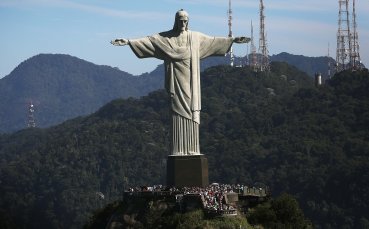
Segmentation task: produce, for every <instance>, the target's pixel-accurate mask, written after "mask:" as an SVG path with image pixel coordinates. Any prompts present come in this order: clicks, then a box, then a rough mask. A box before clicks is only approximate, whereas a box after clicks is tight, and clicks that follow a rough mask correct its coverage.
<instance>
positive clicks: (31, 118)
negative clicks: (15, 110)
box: [27, 101, 36, 128]
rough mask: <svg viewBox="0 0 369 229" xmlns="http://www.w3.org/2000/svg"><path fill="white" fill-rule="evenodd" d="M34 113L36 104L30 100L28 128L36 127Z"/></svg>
mask: <svg viewBox="0 0 369 229" xmlns="http://www.w3.org/2000/svg"><path fill="white" fill-rule="evenodd" d="M34 113H35V106H34V105H33V103H32V101H30V103H29V105H28V123H27V127H28V128H32V127H36V121H35V115H34Z"/></svg>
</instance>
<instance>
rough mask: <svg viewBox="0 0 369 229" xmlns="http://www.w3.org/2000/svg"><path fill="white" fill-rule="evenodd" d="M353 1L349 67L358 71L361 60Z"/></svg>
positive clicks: (353, 2) (353, 3)
mask: <svg viewBox="0 0 369 229" xmlns="http://www.w3.org/2000/svg"><path fill="white" fill-rule="evenodd" d="M355 8H356V7H355V0H353V1H352V27H353V32H352V36H351V45H352V49H351V67H352V69H353V70H356V69H360V67H361V60H360V53H359V35H358V32H357V23H356V9H355Z"/></svg>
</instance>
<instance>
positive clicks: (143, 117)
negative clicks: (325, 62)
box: [0, 62, 369, 228]
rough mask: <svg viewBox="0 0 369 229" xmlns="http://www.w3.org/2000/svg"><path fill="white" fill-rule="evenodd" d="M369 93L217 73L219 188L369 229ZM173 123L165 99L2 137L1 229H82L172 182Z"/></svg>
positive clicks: (284, 76)
mask: <svg viewBox="0 0 369 229" xmlns="http://www.w3.org/2000/svg"><path fill="white" fill-rule="evenodd" d="M368 88H369V73H368V70H363V71H357V72H342V73H341V74H339V75H336V76H335V77H334V78H333V79H332V80H331V81H330V82H329V85H325V86H322V87H319V88H315V87H314V86H313V82H312V79H311V77H309V76H307V75H306V74H305V73H303V72H301V71H299V70H297V69H296V68H294V67H291V66H288V65H287V64H285V63H277V62H276V63H273V65H272V72H271V73H269V74H266V73H254V72H252V71H250V70H249V69H248V68H231V67H228V66H218V67H213V68H210V69H208V70H206V71H205V72H204V73H203V74H202V104H203V111H202V114H201V126H200V128H201V129H200V144H201V151H202V153H204V154H206V155H207V157H208V160H209V175H210V181H211V182H221V183H244V184H250V185H252V184H254V183H255V182H262V183H265V184H267V185H269V186H270V188H271V190H272V193H273V195H279V194H280V193H282V192H287V193H290V194H292V195H294V196H295V197H296V198H297V200H298V201H299V203H300V206H301V207H302V209H303V210H304V213H305V215H306V216H307V217H308V218H310V219H311V220H312V222H313V223H314V224H315V225H316V227H317V228H367V227H368V226H369V217H368V216H367V212H369V200H368V198H367V193H369V143H368V142H369V139H368V138H369V130H368V126H369V93H368ZM168 116H169V115H168V97H167V95H166V93H165V92H164V90H160V91H156V92H153V93H150V94H149V95H148V96H145V97H143V98H141V99H134V98H130V99H125V100H122V99H120V100H115V101H112V102H110V103H109V104H107V105H106V106H104V107H102V108H101V109H100V110H99V111H97V112H96V113H94V114H93V115H90V116H87V117H80V118H77V119H74V120H70V121H67V122H65V123H63V124H62V125H58V126H55V127H51V128H48V129H27V130H23V131H19V132H17V133H14V134H3V135H1V137H0V158H1V160H0V182H1V185H0V194H1V196H0V222H1V225H0V227H1V228H7V226H9V227H10V226H11V225H17V226H18V227H21V228H22V227H27V228H80V227H81V225H82V224H84V223H85V222H86V220H87V219H88V217H89V216H90V215H91V214H92V212H93V211H94V210H95V209H97V208H100V207H103V206H104V205H105V204H107V203H110V202H112V201H113V200H116V199H119V198H120V197H121V194H122V191H123V189H124V187H127V186H136V185H152V184H162V183H164V182H165V159H166V156H167V155H168V145H169V142H168V123H169V117H168ZM99 192H101V193H103V194H104V196H105V198H104V199H102V198H101V196H100V195H99ZM26 225H27V226H26Z"/></svg>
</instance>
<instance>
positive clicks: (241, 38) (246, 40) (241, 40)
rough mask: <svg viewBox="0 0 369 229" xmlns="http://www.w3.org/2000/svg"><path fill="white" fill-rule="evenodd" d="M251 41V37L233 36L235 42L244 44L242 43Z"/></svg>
mask: <svg viewBox="0 0 369 229" xmlns="http://www.w3.org/2000/svg"><path fill="white" fill-rule="evenodd" d="M250 41H251V38H250V37H235V38H233V42H234V43H238V44H242V43H249V42H250Z"/></svg>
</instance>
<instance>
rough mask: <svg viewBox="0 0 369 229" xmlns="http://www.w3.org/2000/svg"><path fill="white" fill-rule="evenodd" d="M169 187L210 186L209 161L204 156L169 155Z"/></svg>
mask: <svg viewBox="0 0 369 229" xmlns="http://www.w3.org/2000/svg"><path fill="white" fill-rule="evenodd" d="M167 185H168V186H175V187H205V186H208V185H209V172H208V159H207V158H206V157H205V155H203V154H199V155H186V156H174V155H169V156H168V159H167Z"/></svg>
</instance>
